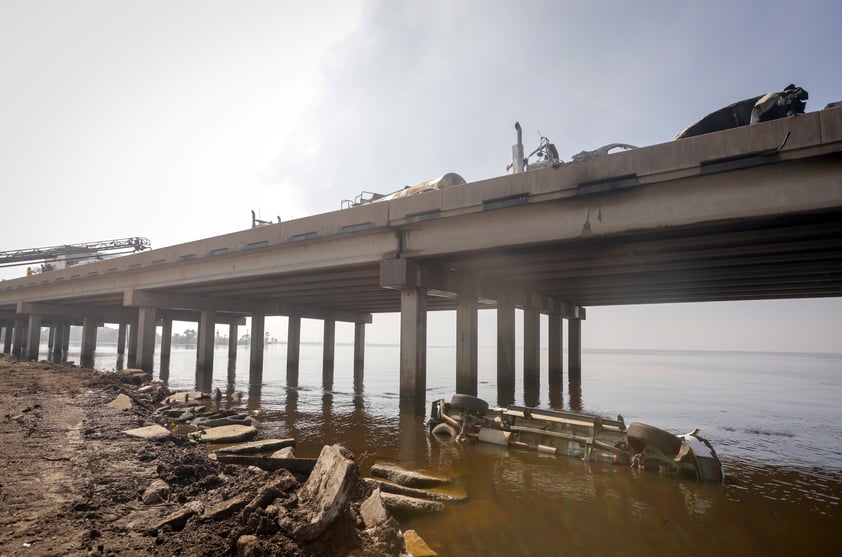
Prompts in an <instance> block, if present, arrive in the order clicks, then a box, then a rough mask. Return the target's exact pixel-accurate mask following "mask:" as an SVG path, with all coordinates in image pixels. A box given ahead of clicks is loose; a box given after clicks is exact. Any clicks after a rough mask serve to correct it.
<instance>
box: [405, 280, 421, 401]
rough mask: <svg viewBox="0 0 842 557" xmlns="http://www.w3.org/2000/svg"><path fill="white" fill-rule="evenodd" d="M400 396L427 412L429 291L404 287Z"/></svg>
mask: <svg viewBox="0 0 842 557" xmlns="http://www.w3.org/2000/svg"><path fill="white" fill-rule="evenodd" d="M400 366H401V367H400V381H401V384H400V397H401V398H402V399H405V400H411V401H414V403H415V405H416V409H417V408H418V407H419V406H420V408H422V409H423V407H424V404H425V401H426V394H427V393H426V391H427V291H426V290H425V289H423V288H415V287H404V288H401V364H400Z"/></svg>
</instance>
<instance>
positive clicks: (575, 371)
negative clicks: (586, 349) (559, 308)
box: [567, 319, 582, 383]
mask: <svg viewBox="0 0 842 557" xmlns="http://www.w3.org/2000/svg"><path fill="white" fill-rule="evenodd" d="M567 346H568V348H567V359H568V362H567V368H568V369H569V371H568V374H569V375H570V382H571V383H580V382H581V381H582V320H581V319H570V320H568V321H567Z"/></svg>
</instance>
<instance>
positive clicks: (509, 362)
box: [497, 303, 515, 407]
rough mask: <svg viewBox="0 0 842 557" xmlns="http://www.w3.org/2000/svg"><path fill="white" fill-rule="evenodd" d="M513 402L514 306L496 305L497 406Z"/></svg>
mask: <svg viewBox="0 0 842 557" xmlns="http://www.w3.org/2000/svg"><path fill="white" fill-rule="evenodd" d="M514 401H515V306H513V305H512V304H502V303H498V304H497V404H498V405H499V406H504V407H505V406H509V405H510V404H514Z"/></svg>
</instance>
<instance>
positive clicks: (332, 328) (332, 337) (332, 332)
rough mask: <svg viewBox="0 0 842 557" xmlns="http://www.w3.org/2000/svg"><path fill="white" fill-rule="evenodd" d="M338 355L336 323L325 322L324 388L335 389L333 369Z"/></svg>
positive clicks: (323, 353) (323, 344) (323, 350)
mask: <svg viewBox="0 0 842 557" xmlns="http://www.w3.org/2000/svg"><path fill="white" fill-rule="evenodd" d="M335 354H336V321H335V320H333V319H325V320H324V337H323V343H322V388H324V389H325V390H328V391H329V390H331V389H333V369H334V362H335Z"/></svg>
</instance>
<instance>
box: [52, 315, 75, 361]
mask: <svg viewBox="0 0 842 557" xmlns="http://www.w3.org/2000/svg"><path fill="white" fill-rule="evenodd" d="M69 327H70V325H68V324H67V322H65V321H56V324H55V326H54V327H53V331H54V334H53V346H52V348H50V358H51V359H52V361H54V362H60V361H61V358H62V355H63V353H64V330H65V329H66V328H69Z"/></svg>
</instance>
